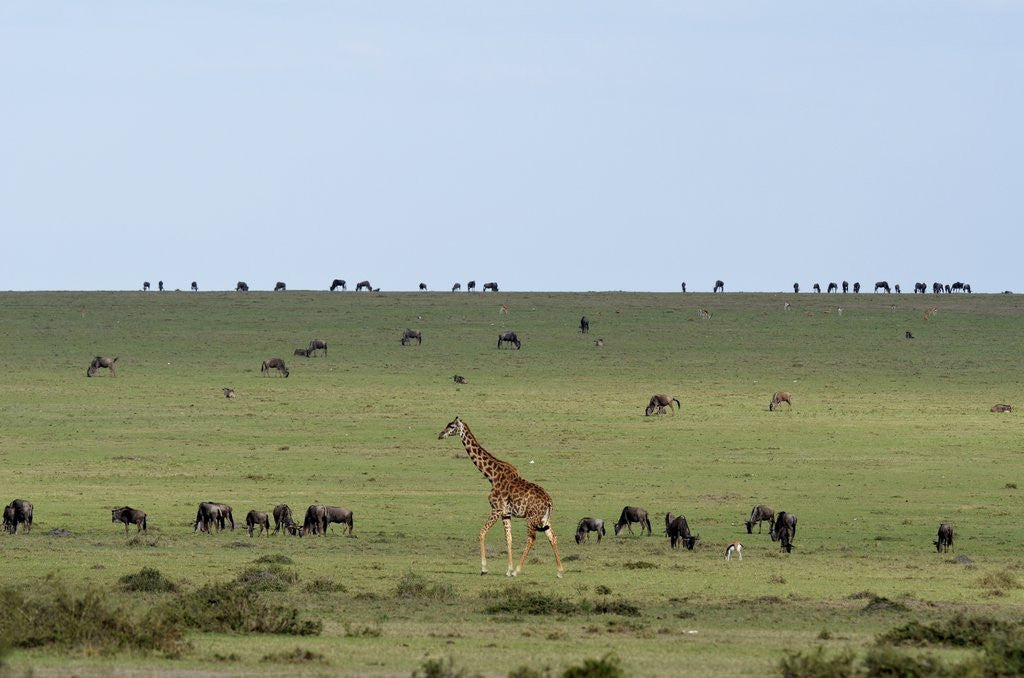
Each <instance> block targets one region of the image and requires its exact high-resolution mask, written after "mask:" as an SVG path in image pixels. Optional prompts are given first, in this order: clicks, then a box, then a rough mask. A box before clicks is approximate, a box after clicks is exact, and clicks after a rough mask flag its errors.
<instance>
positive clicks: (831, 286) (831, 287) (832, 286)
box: [827, 282, 839, 294]
mask: <svg viewBox="0 0 1024 678" xmlns="http://www.w3.org/2000/svg"><path fill="white" fill-rule="evenodd" d="M838 291H839V285H837V284H835V283H834V282H830V283H829V284H828V290H827V292H828V294H832V293H833V292H838Z"/></svg>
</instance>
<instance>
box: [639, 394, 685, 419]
mask: <svg viewBox="0 0 1024 678" xmlns="http://www.w3.org/2000/svg"><path fill="white" fill-rule="evenodd" d="M672 403H675V404H676V408H678V409H680V410H681V409H683V404H682V403H680V402H679V398H676V397H675V396H670V395H665V394H664V393H655V394H654V395H652V396H651V400H650V402H649V403H647V409H645V410H644V416H645V417H649V416H651V415H652V414H654V412H655V411H657V413H658V414H665V408H666V407H667V408H668V409H669V410H671V411H672V414H675V413H676V410H675V409H674V408H673V407H672Z"/></svg>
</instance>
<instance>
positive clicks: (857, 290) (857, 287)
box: [853, 282, 860, 294]
mask: <svg viewBox="0 0 1024 678" xmlns="http://www.w3.org/2000/svg"><path fill="white" fill-rule="evenodd" d="M853 293H854V294H860V283H859V282H855V283H853Z"/></svg>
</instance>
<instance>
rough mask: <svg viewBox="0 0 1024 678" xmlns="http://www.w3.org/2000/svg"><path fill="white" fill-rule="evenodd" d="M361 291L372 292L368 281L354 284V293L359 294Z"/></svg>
mask: <svg viewBox="0 0 1024 678" xmlns="http://www.w3.org/2000/svg"><path fill="white" fill-rule="evenodd" d="M363 290H366V291H367V292H372V291H373V286H372V285H371V284H370V281H369V280H362V281H360V282H357V283H356V292H361V291H363Z"/></svg>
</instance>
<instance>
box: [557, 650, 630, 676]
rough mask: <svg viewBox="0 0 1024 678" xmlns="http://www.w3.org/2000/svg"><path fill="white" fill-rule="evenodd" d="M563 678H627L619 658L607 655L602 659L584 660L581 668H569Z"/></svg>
mask: <svg viewBox="0 0 1024 678" xmlns="http://www.w3.org/2000/svg"><path fill="white" fill-rule="evenodd" d="M562 678H626V672H625V671H624V670H623V668H622V665H621V664H620V663H619V658H618V657H616V656H615V655H614V654H606V655H605V656H603V657H601V658H600V659H584V660H583V663H582V664H580V665H579V666H571V667H569V668H568V669H566V670H565V673H563V674H562Z"/></svg>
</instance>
